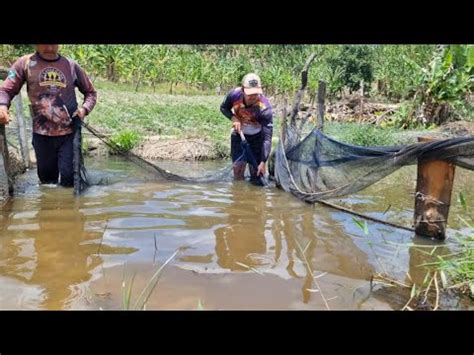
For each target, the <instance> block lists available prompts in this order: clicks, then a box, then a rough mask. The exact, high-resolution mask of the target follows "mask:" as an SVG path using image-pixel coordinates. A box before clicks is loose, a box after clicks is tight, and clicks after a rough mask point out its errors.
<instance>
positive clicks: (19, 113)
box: [14, 93, 31, 169]
mask: <svg viewBox="0 0 474 355" xmlns="http://www.w3.org/2000/svg"><path fill="white" fill-rule="evenodd" d="M14 101H15V107H16V118H17V122H18V123H17V127H18V141H19V142H20V151H21V157H22V159H23V164H24V165H25V167H26V168H28V169H29V168H31V163H30V151H29V148H28V139H27V136H26V125H25V118H24V116H23V102H22V99H21V93H19V94H18V95H17V96H15V98H14Z"/></svg>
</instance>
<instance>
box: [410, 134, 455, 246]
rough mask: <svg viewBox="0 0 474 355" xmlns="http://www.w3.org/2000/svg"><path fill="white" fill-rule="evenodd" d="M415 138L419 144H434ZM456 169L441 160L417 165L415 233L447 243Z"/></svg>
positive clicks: (430, 139) (426, 138)
mask: <svg viewBox="0 0 474 355" xmlns="http://www.w3.org/2000/svg"><path fill="white" fill-rule="evenodd" d="M435 140H436V138H432V137H418V141H419V142H429V141H435ZM454 171H455V165H454V164H452V163H450V162H447V161H444V160H431V161H426V162H420V161H419V162H418V176H417V181H416V194H415V216H414V218H415V233H416V234H418V235H420V236H423V237H428V238H435V239H439V240H444V239H446V227H447V223H448V214H449V206H450V203H451V192H452V189H453V180H454Z"/></svg>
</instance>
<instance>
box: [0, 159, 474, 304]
mask: <svg viewBox="0 0 474 355" xmlns="http://www.w3.org/2000/svg"><path fill="white" fill-rule="evenodd" d="M160 164H161V165H162V166H164V167H166V168H168V169H169V170H171V171H175V172H178V173H180V172H181V173H186V172H187V173H189V172H194V173H197V174H199V173H200V172H205V171H209V170H212V169H217V168H219V167H220V166H222V165H223V164H224V163H222V164H221V163H199V164H198V163H177V162H169V163H166V162H164V163H160ZM88 167H89V169H90V170H94V171H99V172H100V173H101V174H104V175H106V176H108V177H109V178H108V184H107V185H98V186H92V187H90V188H89V189H88V190H87V192H86V193H85V194H84V195H83V196H81V197H79V198H75V197H73V195H72V190H71V189H64V188H58V187H53V186H38V184H37V180H36V175H35V174H36V171H35V170H32V171H29V172H28V173H27V174H26V175H25V176H23V177H22V178H21V179H20V181H19V182H18V186H17V194H16V196H15V198H14V199H12V200H10V201H9V202H8V203H7V204H6V205H5V206H3V207H2V209H1V213H0V226H1V227H0V236H1V237H0V290H1V292H0V309H123V307H124V306H123V300H124V296H123V291H124V289H125V290H126V289H127V288H128V286H129V285H130V281H131V279H132V276H133V275H135V278H134V283H133V287H132V297H131V306H133V305H134V302H135V301H136V300H137V297H138V295H139V294H140V293H141V291H142V290H143V289H144V287H145V286H146V284H147V282H148V281H149V280H150V279H151V277H152V276H153V274H154V272H155V271H156V270H157V269H158V268H159V267H160V266H161V265H162V264H163V263H164V262H165V260H167V259H168V258H169V257H170V256H171V255H172V254H173V253H174V252H175V251H176V250H179V252H178V254H177V256H176V257H175V258H174V259H173V260H172V261H171V262H170V263H169V264H168V265H167V266H166V267H165V268H164V270H163V272H162V274H161V278H160V279H159V281H158V283H157V286H156V288H155V289H154V291H153V293H152V294H151V296H150V298H149V299H148V301H147V302H146V309H198V308H204V309H310V310H319V309H327V308H329V309H400V308H401V307H403V305H404V304H405V302H406V300H407V299H406V297H405V296H406V295H400V294H398V293H397V292H394V291H392V290H391V289H386V288H383V287H382V288H376V289H373V290H372V292H371V289H370V282H369V280H370V278H371V276H372V275H374V274H375V273H379V272H386V273H387V274H389V275H390V276H392V277H393V278H395V279H397V280H400V281H402V282H407V280H408V278H411V279H413V280H415V282H418V283H421V282H422V281H423V278H424V277H425V275H426V272H427V268H426V266H420V264H423V263H425V262H428V261H430V260H432V258H434V257H435V255H434V256H432V257H429V256H427V255H426V254H425V253H423V252H420V250H421V251H423V250H424V251H426V250H429V251H431V250H432V249H431V248H429V249H428V248H419V247H417V245H422V246H433V247H434V246H435V245H438V246H440V247H439V248H438V249H437V251H436V253H438V252H449V251H451V250H453V249H455V248H456V245H455V242H454V238H451V237H453V236H456V235H461V236H466V235H468V234H469V233H470V231H469V230H468V229H467V227H465V226H464V225H463V224H462V223H461V222H459V220H458V218H457V216H458V215H460V216H463V217H465V218H470V217H472V216H470V215H469V213H472V208H471V210H469V209H468V210H467V211H464V210H463V209H462V206H461V205H460V204H459V203H458V202H457V196H458V194H459V192H460V191H462V193H463V194H464V196H465V198H466V200H467V201H468V205H471V206H472V201H473V200H474V184H472V180H473V176H472V172H469V171H466V170H463V169H460V168H458V169H457V171H456V177H455V185H454V191H453V200H452V206H451V211H450V219H449V229H448V241H447V242H446V243H444V244H440V243H437V242H432V241H428V240H424V239H420V238H416V237H414V236H413V235H412V234H411V233H410V232H408V231H404V230H400V229H395V228H392V227H389V226H386V225H381V224H377V223H374V222H370V221H368V222H367V225H368V229H369V234H368V235H366V234H364V232H363V230H361V228H359V227H358V226H357V224H356V223H355V222H354V220H353V216H352V215H348V214H346V213H343V212H340V211H337V210H333V209H330V208H328V207H325V206H321V205H318V204H316V205H315V206H312V205H308V204H306V203H304V202H301V201H299V200H298V199H296V198H295V197H293V196H291V195H290V194H288V193H285V192H283V191H281V190H278V189H275V188H268V189H264V188H260V187H256V186H253V185H250V184H248V183H246V182H232V181H223V182H220V183H213V184H200V185H194V184H182V183H174V182H166V181H165V182H164V181H156V180H155V179H154V178H153V177H151V176H150V175H148V174H147V173H146V172H143V171H141V170H140V168H138V167H135V166H134V165H132V164H130V163H128V162H126V161H123V160H120V159H119V158H113V159H109V160H97V159H96V160H94V161H89V162H88ZM415 180H416V167H406V168H403V169H401V170H399V171H398V172H396V173H394V174H392V175H391V176H389V177H387V178H385V179H384V180H382V181H380V182H378V183H376V184H375V185H373V186H371V187H369V188H367V189H365V190H364V191H361V192H360V193H358V194H355V195H351V196H350V197H347V198H343V199H334V200H332V201H331V202H333V203H338V204H341V205H344V206H350V207H351V208H353V209H355V210H356V211H358V212H362V213H366V214H369V215H371V216H376V217H379V218H382V219H385V220H388V221H391V222H396V223H399V224H403V225H405V226H411V224H412V222H413V221H412V219H413V206H414V199H413V193H414V189H415ZM469 211H471V212H469ZM413 244H415V245H414V246H413ZM436 253H434V254H436ZM123 285H125V288H124V287H123ZM443 306H444V308H453V309H470V308H472V304H471V303H470V302H468V301H465V300H460V299H456V298H451V299H448V300H445V302H444V303H443Z"/></svg>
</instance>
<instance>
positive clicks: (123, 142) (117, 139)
mask: <svg viewBox="0 0 474 355" xmlns="http://www.w3.org/2000/svg"><path fill="white" fill-rule="evenodd" d="M140 140H141V136H140V134H138V133H137V132H135V131H131V130H129V129H124V130H121V131H119V132H117V133H115V134H114V135H113V136H112V137H111V138H110V141H111V143H112V144H113V145H114V146H115V147H117V149H119V150H121V151H123V152H128V151H129V150H131V149H133V148H134V147H136V146H137V144H138V143H140Z"/></svg>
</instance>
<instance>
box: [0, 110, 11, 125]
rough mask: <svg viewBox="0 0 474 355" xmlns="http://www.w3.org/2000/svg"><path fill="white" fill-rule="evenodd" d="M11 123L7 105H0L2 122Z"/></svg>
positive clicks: (0, 122) (0, 121)
mask: <svg viewBox="0 0 474 355" xmlns="http://www.w3.org/2000/svg"><path fill="white" fill-rule="evenodd" d="M8 123H10V115H9V114H8V107H7V106H0V124H8Z"/></svg>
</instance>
